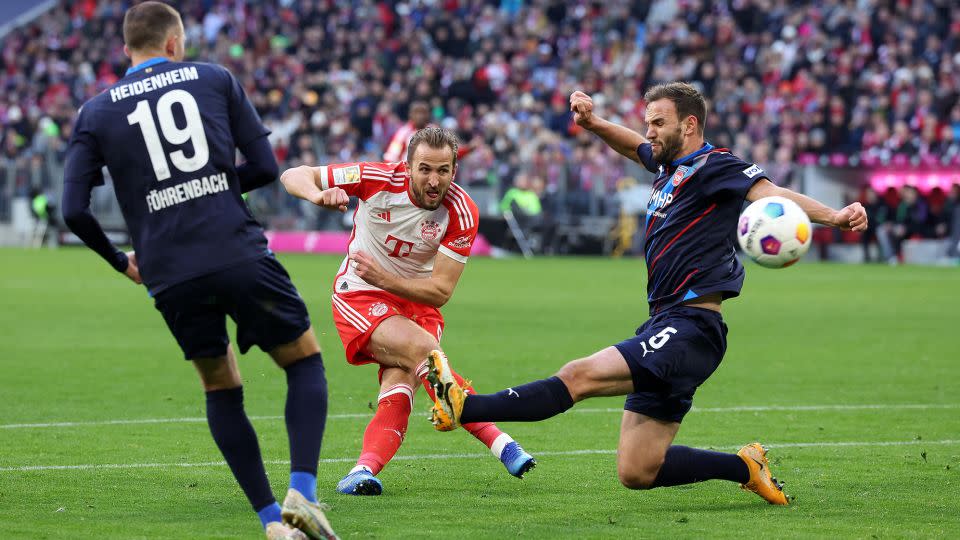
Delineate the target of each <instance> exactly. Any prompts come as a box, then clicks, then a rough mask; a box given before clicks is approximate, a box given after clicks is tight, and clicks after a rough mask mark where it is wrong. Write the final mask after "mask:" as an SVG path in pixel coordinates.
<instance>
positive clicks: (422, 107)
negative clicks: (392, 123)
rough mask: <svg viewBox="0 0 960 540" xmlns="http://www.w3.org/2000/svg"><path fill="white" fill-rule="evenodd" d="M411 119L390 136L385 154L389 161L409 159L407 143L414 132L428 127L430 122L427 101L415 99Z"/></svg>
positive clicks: (385, 158) (385, 159) (410, 114)
mask: <svg viewBox="0 0 960 540" xmlns="http://www.w3.org/2000/svg"><path fill="white" fill-rule="evenodd" d="M409 118H410V120H409V121H408V122H407V123H406V124H403V125H402V126H400V128H399V129H397V131H396V132H395V133H394V134H393V137H391V138H390V144H389V145H388V146H387V150H386V152H384V154H383V160H384V161H387V162H391V163H392V162H395V161H404V160H405V159H407V143H408V142H410V137H412V136H413V134H414V132H416V131H418V130H421V129H423V128H425V127H427V124H429V123H430V108H429V107H428V106H427V104H426V102H423V101H414V102H413V103H411V104H410V113H409Z"/></svg>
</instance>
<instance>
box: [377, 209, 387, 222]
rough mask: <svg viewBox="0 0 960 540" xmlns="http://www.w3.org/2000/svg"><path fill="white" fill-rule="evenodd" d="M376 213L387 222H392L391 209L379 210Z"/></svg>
mask: <svg viewBox="0 0 960 540" xmlns="http://www.w3.org/2000/svg"><path fill="white" fill-rule="evenodd" d="M374 215H375V216H377V217H378V218H380V219H382V220H384V221H386V222H387V223H390V211H389V210H387V211H386V212H377V213H376V214H374Z"/></svg>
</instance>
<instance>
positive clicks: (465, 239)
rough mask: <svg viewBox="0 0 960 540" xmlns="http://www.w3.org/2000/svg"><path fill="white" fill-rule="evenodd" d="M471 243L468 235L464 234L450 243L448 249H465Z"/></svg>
mask: <svg viewBox="0 0 960 540" xmlns="http://www.w3.org/2000/svg"><path fill="white" fill-rule="evenodd" d="M472 243H473V240H472V239H471V238H470V235H469V234H465V235H463V236H461V237H459V238H456V239H455V240H454V241H453V242H450V247H452V248H453V249H467V248H468V247H470V244H472Z"/></svg>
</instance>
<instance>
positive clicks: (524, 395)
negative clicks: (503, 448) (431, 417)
mask: <svg viewBox="0 0 960 540" xmlns="http://www.w3.org/2000/svg"><path fill="white" fill-rule="evenodd" d="M570 407H573V398H572V397H570V391H569V390H567V385H565V384H563V381H561V380H560V378H559V377H550V378H549V379H542V380H539V381H534V382H532V383H527V384H525V385H523V386H515V387H513V388H508V389H506V390H503V391H501V392H497V393H496V394H482V395H474V394H471V395H469V396H468V397H467V399H466V401H464V402H463V413H462V414H461V415H460V423H461V424H469V423H470V422H536V421H538V420H545V419H547V418H550V417H551V416H556V415H558V414H560V413H562V412H564V411H566V410H567V409H569V408H570Z"/></svg>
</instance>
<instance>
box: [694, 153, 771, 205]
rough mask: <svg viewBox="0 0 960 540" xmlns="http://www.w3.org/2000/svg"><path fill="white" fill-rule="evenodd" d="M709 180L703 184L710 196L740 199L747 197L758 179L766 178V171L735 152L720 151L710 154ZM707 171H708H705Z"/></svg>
mask: <svg viewBox="0 0 960 540" xmlns="http://www.w3.org/2000/svg"><path fill="white" fill-rule="evenodd" d="M707 166H708V167H709V172H708V174H706V175H704V176H705V177H706V178H707V181H706V182H704V184H703V189H704V192H705V193H706V195H707V196H708V197H715V196H720V197H732V198H735V199H738V200H743V199H746V198H747V192H748V191H750V188H752V187H753V184H755V183H756V182H757V181H758V180H760V179H761V178H766V173H765V172H764V171H763V169H762V168H760V166H759V165H757V164H756V163H747V162H746V161H743V160H742V159H740V158H738V157H736V156H734V155H733V154H726V153H719V154H715V155H712V156H710V161H709V162H707ZM703 172H707V171H703Z"/></svg>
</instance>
